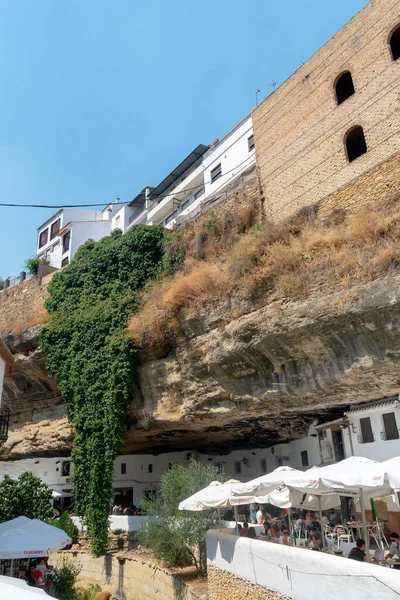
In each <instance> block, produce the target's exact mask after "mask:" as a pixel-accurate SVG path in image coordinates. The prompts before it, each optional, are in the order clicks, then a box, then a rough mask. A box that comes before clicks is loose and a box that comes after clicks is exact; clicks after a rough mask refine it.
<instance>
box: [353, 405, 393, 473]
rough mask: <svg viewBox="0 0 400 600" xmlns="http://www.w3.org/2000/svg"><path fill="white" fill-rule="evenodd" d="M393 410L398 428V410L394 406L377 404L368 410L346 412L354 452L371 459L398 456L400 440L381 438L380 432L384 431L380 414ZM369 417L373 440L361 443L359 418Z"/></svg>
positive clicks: (386, 458)
mask: <svg viewBox="0 0 400 600" xmlns="http://www.w3.org/2000/svg"><path fill="white" fill-rule="evenodd" d="M389 412H394V413H395V415H396V421H397V426H398V428H400V410H399V408H396V407H394V406H390V405H388V406H377V407H374V408H371V409H369V410H363V411H360V412H356V413H348V418H349V421H350V429H351V431H352V434H351V435H352V440H353V448H354V454H355V455H356V456H364V457H365V458H370V459H372V460H379V461H382V460H388V459H389V458H392V457H393V456H400V440H383V439H382V438H381V432H382V431H384V426H383V420H382V414H383V413H389ZM364 417H369V418H370V419H371V427H372V431H373V434H374V442H371V443H369V444H362V443H360V442H359V440H358V436H360V435H361V426H360V419H363V418H364Z"/></svg>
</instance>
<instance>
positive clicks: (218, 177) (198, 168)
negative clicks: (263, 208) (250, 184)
mask: <svg viewBox="0 0 400 600" xmlns="http://www.w3.org/2000/svg"><path fill="white" fill-rule="evenodd" d="M255 160H256V155H255V147H254V137H253V123H252V116H251V114H250V115H247V116H246V117H244V118H243V119H242V120H241V121H240V122H239V123H238V124H237V125H235V127H234V128H233V129H231V131H229V132H228V133H227V134H226V135H225V136H224V137H223V138H222V139H221V140H216V141H215V142H214V143H213V144H212V146H204V145H202V144H200V145H199V146H197V148H195V149H194V150H193V152H191V153H190V154H189V155H188V156H187V157H186V158H185V159H184V160H183V161H182V162H181V163H180V164H179V165H178V166H177V167H176V168H175V169H174V170H173V171H172V172H171V173H170V174H169V175H168V176H167V177H166V178H165V179H164V180H163V181H162V182H161V183H160V184H159V185H158V186H157V187H156V188H154V189H152V190H151V191H150V194H149V200H150V201H149V202H147V206H146V209H147V215H146V216H147V223H148V224H161V223H162V224H163V225H164V226H165V227H167V228H172V227H173V226H174V224H175V221H176V217H177V216H178V215H181V216H189V217H190V215H191V214H192V213H193V214H195V213H196V209H197V207H198V206H199V204H200V203H201V202H204V201H205V200H206V199H208V198H210V196H212V195H214V194H217V193H218V192H219V191H221V190H222V188H224V187H225V186H227V185H228V184H230V183H232V181H233V180H234V179H236V178H237V177H238V176H239V175H240V174H241V173H242V172H243V171H245V170H246V169H248V168H249V167H250V166H252V165H253V164H254V163H255Z"/></svg>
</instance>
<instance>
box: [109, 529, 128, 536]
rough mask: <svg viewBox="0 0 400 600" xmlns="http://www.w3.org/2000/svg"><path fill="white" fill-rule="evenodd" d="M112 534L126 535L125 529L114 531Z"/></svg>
mask: <svg viewBox="0 0 400 600" xmlns="http://www.w3.org/2000/svg"><path fill="white" fill-rule="evenodd" d="M112 532H113V534H114V535H123V534H124V533H125V531H124V530H123V529H113V530H112Z"/></svg>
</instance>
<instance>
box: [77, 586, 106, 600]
mask: <svg viewBox="0 0 400 600" xmlns="http://www.w3.org/2000/svg"><path fill="white" fill-rule="evenodd" d="M99 592H101V587H100V586H99V584H98V583H90V584H89V587H88V588H87V589H86V590H85V591H84V592H80V593H79V594H78V600H94V598H95V597H96V595H97V594H98V593H99Z"/></svg>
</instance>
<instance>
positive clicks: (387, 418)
mask: <svg viewBox="0 0 400 600" xmlns="http://www.w3.org/2000/svg"><path fill="white" fill-rule="evenodd" d="M382 417H383V425H384V427H385V433H386V439H387V440H398V439H399V430H398V428H397V423H396V415H395V414H394V412H391V413H385V414H383V415H382Z"/></svg>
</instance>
